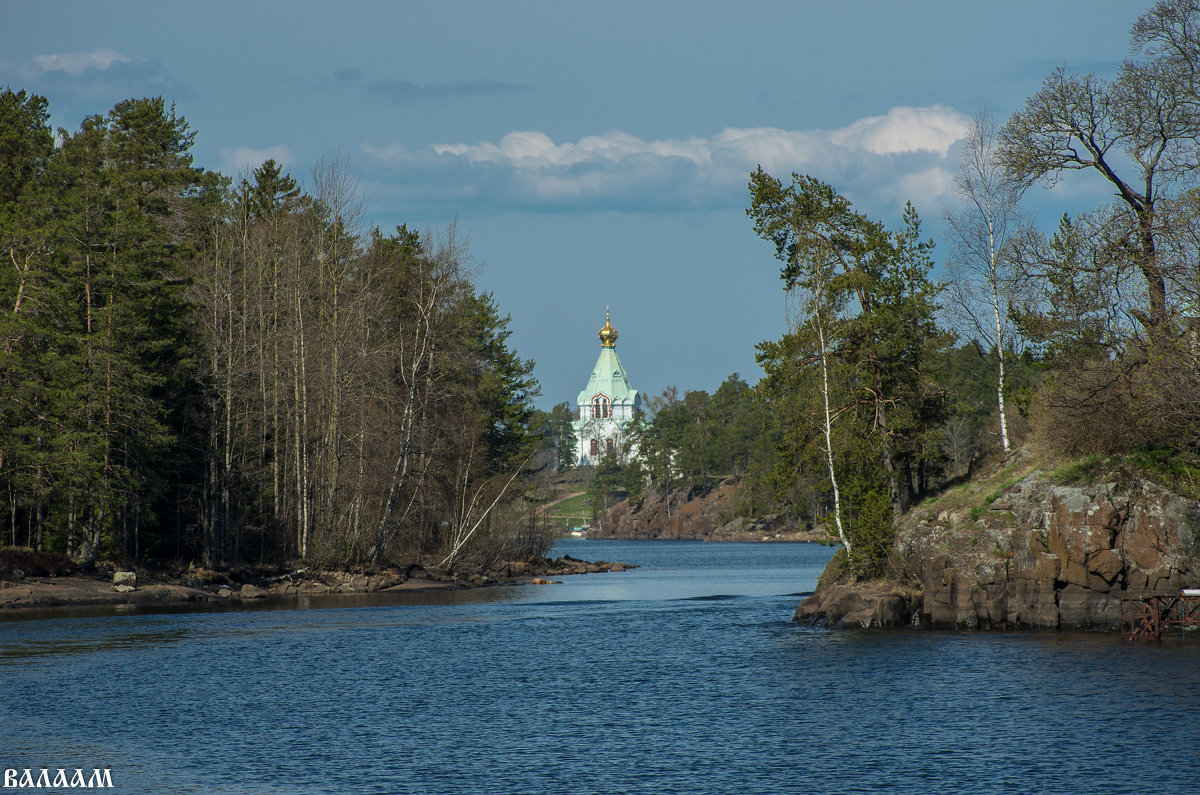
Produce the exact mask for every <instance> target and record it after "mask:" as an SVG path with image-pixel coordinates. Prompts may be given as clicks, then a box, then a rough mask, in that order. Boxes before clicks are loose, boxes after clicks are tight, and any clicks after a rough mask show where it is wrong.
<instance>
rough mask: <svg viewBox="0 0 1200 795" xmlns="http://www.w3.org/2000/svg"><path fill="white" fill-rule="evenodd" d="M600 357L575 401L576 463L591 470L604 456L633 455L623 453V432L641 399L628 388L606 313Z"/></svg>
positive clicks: (625, 439)
mask: <svg viewBox="0 0 1200 795" xmlns="http://www.w3.org/2000/svg"><path fill="white" fill-rule="evenodd" d="M598 336H599V337H600V356H599V357H598V358H597V359H596V366H595V367H593V368H592V374H591V377H590V378H588V382H587V386H585V387H584V388H583V391H582V392H580V393H579V397H578V398H577V399H576V401H575V402H576V407H577V413H576V416H575V421H574V423H573V425H574V427H575V445H576V447H575V449H576V451H577V452H578V458H577V461H576V463H577V464H579V465H580V466H595V465H596V464H597V463H598V462H599V461H600V459H601V458H603V457H604V456H606V455H613V456H617V457H618V458H624V457H625V456H627V455H636V451H634V450H626V449H625V447H626V442H627V441H628V439H627V438H626V430H627V429H628V428H629V426H630V424H632V422H633V421H634V419H635V418H636V417H637V416H638V415H639V414H640V413H641V410H642V396H641V394H640V393H638V391H637V390H636V389H634V388H633V387H632V386H630V384H629V377H628V375H626V373H625V368H624V367H622V366H621V360H620V359H618V358H617V330H616V329H615V328H613V325H612V319H611V316H610V312H609V310H608V309H605V311H604V326H603V327H602V328H601V329H600V331H599V334H598Z"/></svg>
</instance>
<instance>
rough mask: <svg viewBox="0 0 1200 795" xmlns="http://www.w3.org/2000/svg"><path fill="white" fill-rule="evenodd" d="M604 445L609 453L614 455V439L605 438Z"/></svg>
mask: <svg viewBox="0 0 1200 795" xmlns="http://www.w3.org/2000/svg"><path fill="white" fill-rule="evenodd" d="M604 446H605V448H606V450H607V451H608V454H609V455H612V452H613V450H614V449H615V445H613V440H612V439H605V440H604Z"/></svg>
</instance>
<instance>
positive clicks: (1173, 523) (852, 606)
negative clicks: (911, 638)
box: [795, 457, 1200, 630]
mask: <svg viewBox="0 0 1200 795" xmlns="http://www.w3.org/2000/svg"><path fill="white" fill-rule="evenodd" d="M1061 480H1062V476H1061V475H1060V476H1059V477H1054V476H1052V475H1051V474H1049V473H1047V472H1045V471H1043V470H1042V469H1040V468H1037V467H1034V466H1032V465H1031V464H1030V463H1029V462H1028V461H1025V460H1022V459H1021V458H1020V457H1018V458H1017V460H1015V461H1012V462H1010V463H1009V464H1008V465H1007V466H1006V467H1004V468H1003V470H1001V471H1000V472H999V473H998V474H997V475H995V476H993V477H992V478H991V479H990V482H989V481H985V483H984V484H975V485H974V486H972V487H970V488H967V487H964V488H963V490H962V491H961V493H959V494H950V495H947V496H945V497H944V498H942V499H939V500H937V501H935V502H933V503H931V504H929V505H927V506H921V507H918V508H915V509H914V510H912V511H910V512H909V513H908V514H907V515H905V516H904V517H903V518H902V520H901V521H900V522H899V523H898V525H897V530H896V538H895V542H894V544H893V547H892V556H891V557H892V573H891V576H890V577H889V578H888V580H887V581H885V582H873V583H869V584H853V585H849V584H845V583H842V584H837V583H835V582H829V583H828V584H826V585H825V586H824V587H819V588H818V591H817V592H816V593H814V594H813V595H812V596H811V597H809V598H808V599H806V600H805V601H804V602H803V603H802V604H801V605H800V606H799V608H798V609H797V610H796V615H795V618H796V620H798V621H802V622H805V623H809V624H815V625H821V626H835V627H836V626H847V627H849V626H854V627H868V626H885V627H886V626H898V625H920V626H926V627H934V628H942V629H1071V630H1119V629H1120V625H1121V600H1122V598H1124V597H1127V596H1142V595H1148V594H1177V593H1179V591H1180V589H1181V588H1183V587H1194V586H1195V585H1196V584H1197V583H1198V582H1200V503H1198V502H1197V501H1195V500H1192V499H1187V498H1185V497H1182V496H1180V495H1178V494H1175V493H1173V492H1171V491H1169V490H1168V489H1166V488H1164V487H1162V486H1161V485H1157V484H1155V483H1152V482H1150V481H1148V480H1145V479H1143V478H1140V477H1132V476H1126V477H1121V478H1120V479H1111V480H1095V481H1092V482H1084V483H1079V484H1068V483H1063V482H1061ZM830 574H831V575H832V573H830ZM826 579H829V580H835V579H836V578H835V577H833V576H830V577H827V578H826Z"/></svg>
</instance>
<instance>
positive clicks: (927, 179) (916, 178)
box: [880, 166, 954, 203]
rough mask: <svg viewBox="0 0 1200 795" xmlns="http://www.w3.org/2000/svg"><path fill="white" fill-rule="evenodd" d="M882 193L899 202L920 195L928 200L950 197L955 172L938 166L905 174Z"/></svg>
mask: <svg viewBox="0 0 1200 795" xmlns="http://www.w3.org/2000/svg"><path fill="white" fill-rule="evenodd" d="M880 193H881V194H882V195H885V196H890V197H891V198H892V199H894V200H895V201H896V202H897V203H901V202H905V201H909V200H914V199H915V197H918V196H919V197H921V198H922V199H925V200H927V201H928V200H931V199H940V198H943V197H948V196H950V195H951V194H953V193H954V174H953V172H951V171H950V170H949V169H946V168H942V167H940V166H936V167H934V168H930V169H926V170H924V171H917V172H914V173H911V174H905V175H904V176H902V177H900V178H899V179H897V180H896V181H895V183H893V184H892V185H889V186H888V187H887V188H885V189H883V190H881V191H880Z"/></svg>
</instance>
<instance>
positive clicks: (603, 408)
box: [592, 395, 612, 419]
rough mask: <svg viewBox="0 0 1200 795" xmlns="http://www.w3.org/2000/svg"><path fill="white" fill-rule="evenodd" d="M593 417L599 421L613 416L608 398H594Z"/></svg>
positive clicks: (600, 396)
mask: <svg viewBox="0 0 1200 795" xmlns="http://www.w3.org/2000/svg"><path fill="white" fill-rule="evenodd" d="M592 416H593V417H595V418H597V419H603V418H605V417H611V416H612V407H611V406H609V404H608V398H606V397H604V395H597V396H596V397H594V398H592Z"/></svg>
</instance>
